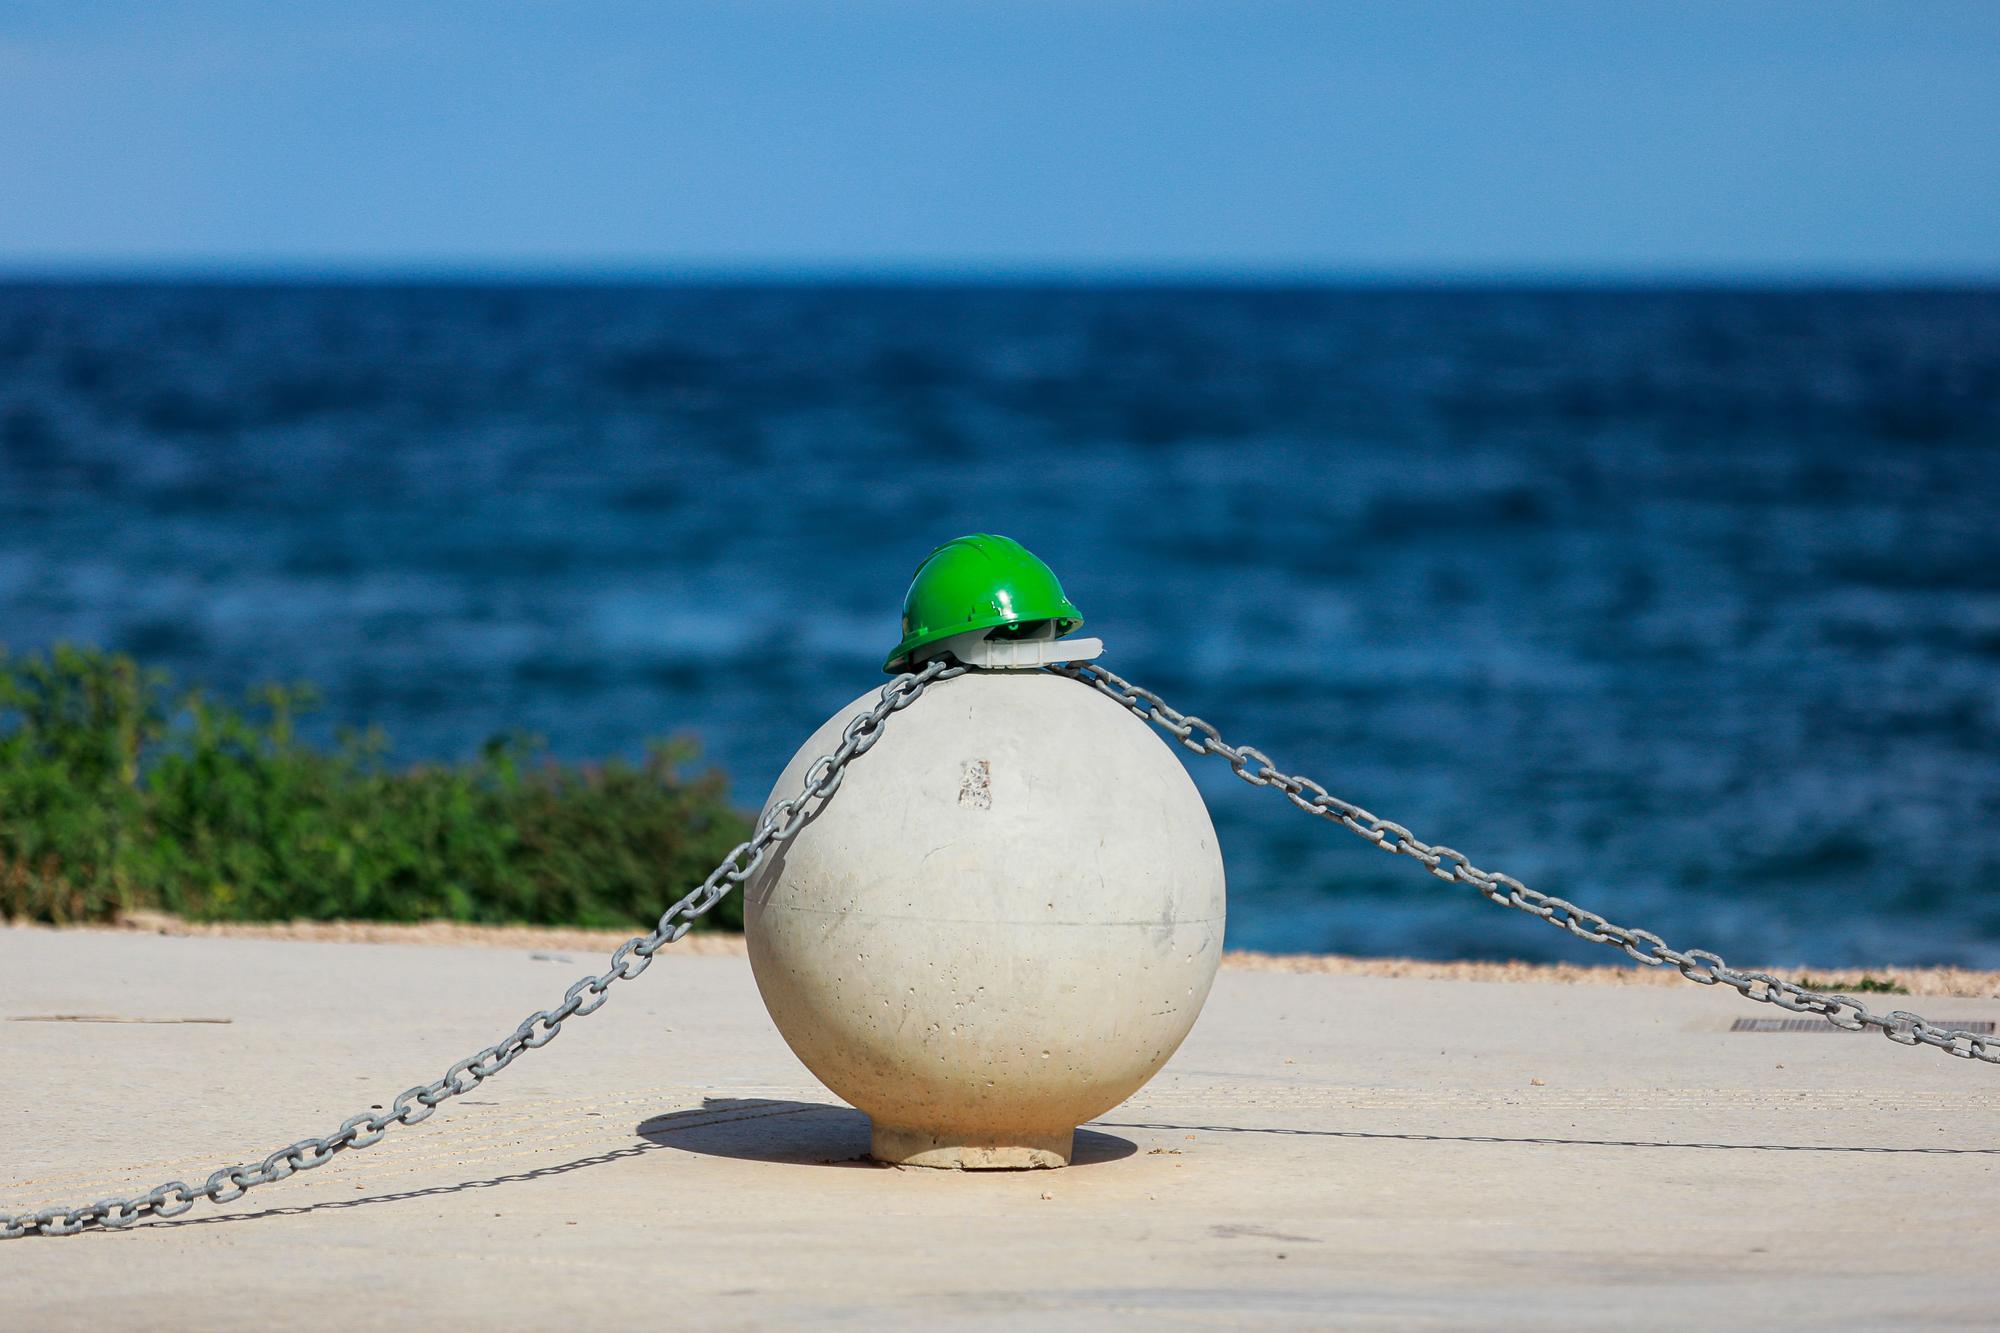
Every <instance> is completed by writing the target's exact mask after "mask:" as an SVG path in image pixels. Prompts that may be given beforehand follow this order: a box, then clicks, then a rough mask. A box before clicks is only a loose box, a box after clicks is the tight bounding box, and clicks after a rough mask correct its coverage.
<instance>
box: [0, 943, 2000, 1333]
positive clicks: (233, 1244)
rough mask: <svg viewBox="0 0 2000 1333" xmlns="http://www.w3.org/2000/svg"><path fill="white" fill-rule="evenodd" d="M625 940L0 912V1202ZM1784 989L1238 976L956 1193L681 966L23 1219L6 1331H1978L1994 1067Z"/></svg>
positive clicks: (755, 1003)
mask: <svg viewBox="0 0 2000 1333" xmlns="http://www.w3.org/2000/svg"><path fill="white" fill-rule="evenodd" d="M669 954H671V951H669ZM597 962H598V959H597V958H596V957H595V956H594V955H591V954H587V953H583V952H580V951H579V952H567V951H566V952H562V953H554V952H549V951H533V950H520V951H511V950H504V949H495V948H464V947H421V946H409V945H389V944H345V943H310V942H296V941H277V940H240V939H212V938H162V937H158V936H151V935H143V934H133V933H119V932H107V931H47V930H29V929H5V928H0V1020H4V1021H0V1208H4V1209H5V1210H9V1211H11V1210H14V1209H20V1208H27V1207H33V1206H39V1205H41V1204H44V1203H57V1202H61V1203H81V1202H87V1201H90V1200H93V1199H96V1198H100V1197H103V1196H105V1195H108V1194H114V1193H125V1192H137V1191H140V1190H144V1189H146V1188H149V1187H151V1186H152V1185H154V1184H157V1183H159V1182H160V1181H162V1180H167V1179H172V1178H175V1177H179V1178H182V1179H187V1180H191V1181H199V1180H200V1179H202V1178H203V1177H205V1176H206V1175H207V1173H208V1172H209V1171H210V1170H212V1169H213V1168H214V1167H215V1166H218V1165H222V1164H225V1163H235V1162H240V1161H245V1160H256V1159H258V1158H261V1157H262V1156H263V1155H264V1154H265V1153H266V1152H269V1151H270V1150H272V1149H274V1148H276V1147H279V1146H282V1145H284V1144H286V1143H290V1142H292V1141H294V1140H296V1139H298V1138H300V1137H303V1136H305V1135H307V1134H324V1133H327V1132H329V1131H331V1130H332V1129H333V1128H335V1127H336V1126H337V1125H338V1124H339V1123H340V1121H341V1120H343V1119H345V1118H346V1117H347V1116H348V1115H350V1114H353V1113H355V1112H357V1111H360V1110H363V1109H366V1108H368V1107H369V1106H370V1105H371V1104H383V1103H387V1102H388V1101H389V1100H390V1099H391V1098H392V1097H393V1096H394V1095H395V1093H397V1092H398V1091H400V1090H401V1089H403V1088H405V1087H407V1086H409V1085H411V1084H413V1083H418V1082H421V1081H427V1080H429V1079H431V1078H434V1077H436V1076H437V1075H438V1074H440V1073H442V1072H443V1070H444V1068H445V1067H446V1066H447V1065H448V1064H450V1063H451V1061H453V1060H455V1059H457V1058H458V1057H459V1056H462V1055H465V1054H468V1053H470V1052H471V1051H472V1050H474V1049H476V1048H478V1047H479V1046H481V1045H484V1044H485V1043H487V1042H490V1041H492V1040H495V1039H497V1038H498V1037H500V1036H501V1035H503V1034H504V1033H506V1032H507V1031H509V1030H510V1029H511V1028H512V1027H513V1025H514V1024H515V1023H516V1022H518V1021H519V1019H520V1018H521V1017H522V1016H523V1015H525V1014H526V1013H527V1012H529V1011H530V1010H531V1009H535V1008H539V1007H542V1006H544V1005H548V1004H552V1003H554V1002H555V1001H556V1000H558V999H559V998H560V996H561V994H562V991H563V989H564V987H565V986H566V985H568V983H569V982H570V981H572V980H573V979H574V978H575V977H576V976H578V975H581V974H582V973H583V972H585V971H586V970H594V966H595V965H596V964H597ZM1918 1007H1920V1008H1922V1009H1923V1010H1924V1011H1925V1013H1926V1014H1927V1016H1929V1017H1932V1018H1934V1019H1944V1020H1952V1019H1995V1018H2000V1000H1993V999H1946V998H1934V999H1928V1000H1926V1001H1924V1003H1923V1004H1922V1005H1920V1006H1918ZM1774 1014H1775V1011H1773V1010H1771V1009H1768V1008H1765V1007H1762V1006H1752V1005H1748V1004H1745V1003H1744V1002H1743V1001H1742V1000H1741V999H1740V998H1738V997H1736V996H1735V995H1734V994H1733V993H1729V992H1726V991H1722V990H1721V988H1710V989H1703V988H1697V987H1694V986H1686V987H1683V988H1679V989H1661V988H1653V987H1602V986H1577V985H1559V984H1549V983H1534V982H1528V983H1509V984H1497V983H1482V982H1469V981H1446V980H1428V979H1426V980H1418V979H1409V978H1398V979H1388V978H1375V977H1356V976H1336V975H1316V974H1287V973H1280V972H1261V971H1245V970H1228V969H1226V970H1225V971H1224V972H1223V974H1222V976H1221V978H1220V980H1219V981H1218V983H1217V986H1216V990H1215V993H1214V996H1213V998H1212V999H1211V1001H1210V1003H1209V1006H1208V1010H1207V1012H1206V1013H1205V1014H1204V1016H1203V1018H1202V1020H1201V1022H1200V1023H1199V1024H1198V1025H1197V1027H1196V1028H1195V1031H1194V1035H1193V1036H1192V1037H1191V1038H1190V1039H1189V1041H1188V1043H1187V1045H1186V1046H1185V1047H1184V1048H1183V1049H1182V1051H1181V1052H1180V1054H1179V1055H1178V1056H1177V1057H1176V1058H1175V1059H1174V1061H1173V1062H1172V1063H1171V1064H1170V1065H1169V1066H1168V1068H1167V1070H1166V1072H1165V1073H1163V1074H1162V1075H1161V1076H1160V1077H1159V1078H1158V1079H1156V1080H1155V1081H1154V1082H1153V1083H1152V1084H1151V1085H1150V1086H1148V1087H1147V1088H1146V1089H1144V1090H1143V1091H1142V1092H1141V1093H1140V1094H1139V1095H1138V1096H1137V1097H1136V1098H1134V1099H1133V1100H1132V1101H1131V1102H1128V1103H1127V1104H1126V1105H1124V1106H1122V1107H1120V1108H1118V1109H1117V1110H1116V1111H1114V1112H1112V1113H1110V1114H1108V1115H1106V1116H1105V1117H1104V1118H1103V1119H1102V1120H1101V1121H1100V1122H1098V1123H1096V1124H1095V1125H1093V1126H1091V1127H1090V1130H1089V1132H1088V1133H1087V1134H1086V1135H1085V1136H1084V1137H1083V1138H1082V1139H1081V1140H1080V1142H1079V1154H1078V1164H1077V1165H1074V1166H1072V1167H1070V1168H1068V1169H1066V1170H1062V1171H1056V1172H1028V1173H997V1174H963V1173H952V1172H935V1171H923V1170H894V1169H889V1168H884V1167H878V1166H874V1165H870V1164H867V1163H865V1162H863V1161H860V1160H858V1159H859V1158H860V1156H861V1154H862V1153H863V1152H864V1150H865V1148H866V1144H867V1126H866V1121H865V1120H864V1119H863V1118H862V1117H861V1116H860V1115H859V1114H858V1113H856V1112H854V1111H852V1110H849V1109H847V1108H844V1107H842V1106H840V1105H838V1104H837V1103H835V1102H834V1100H833V1098H832V1097H831V1096H830V1095H829V1094H827V1093H826V1092H825V1091H824V1090H823V1089H821V1088H819V1087H818V1086H817V1085H816V1084H815V1083H814V1081H813V1080H812V1077H811V1076H810V1075H809V1074H808V1073H807V1072H806V1071H805V1069H804V1068H803V1067H801V1066H800V1065H799V1064H798V1062H797V1061H796V1060H795V1059H794V1058H793V1057H792V1055H791V1053H790V1052H789V1051H788V1050H787V1049H786V1048H785V1046H784V1045H783V1043H782V1042H781V1041H780V1040H779V1038H778V1037H777V1034H776V1033H775V1031H774V1030H773V1029H772V1027H771V1025H770V1022H769V1020H768V1019H767V1018H766V1017H765V1015H764V1012H763V1008H762V1005H761V1004H760V1002H759V1000H758V998H757V994H756V989H755V987H754V985H753V984H752V982H751V979H750V975H749V968H748V966H747V964H746V962H745V961H744V960H743V959H741V958H736V957H718V956H683V957H673V956H666V957H664V958H663V961H662V962H661V963H660V964H659V965H658V966H655V967H654V968H653V969H652V970H651V971H650V972H649V973H648V974H647V975H646V976H645V977H643V978H641V979H639V980H638V981H636V982H633V983H629V984H627V985H625V986H622V987H620V988H619V990H618V991H617V992H615V994H614V998H613V1001H612V1002H611V1003H610V1004H609V1005H607V1006H606V1007H605V1009H604V1010H603V1011H602V1012H600V1013H598V1014H596V1015H595V1016H593V1017H590V1018H588V1019H580V1020H577V1021H575V1022H574V1023H572V1024H571V1025H570V1027H569V1028H568V1029H567V1030H566V1031H565V1033H564V1035H563V1036H562V1038H561V1039H560V1040H558V1041H556V1042H555V1043H553V1044H552V1045H550V1046H549V1047H548V1048H547V1049H545V1050H543V1051H540V1052H535V1053H529V1054H527V1055H524V1056H523V1057H522V1058H521V1059H520V1060H519V1061H517V1062H516V1064H515V1065H514V1066H513V1067H512V1068H510V1069H509V1070H507V1071H506V1072H505V1073H504V1074H502V1075H500V1076H499V1077H497V1078H495V1079H493V1080H492V1081H490V1082H489V1083H487V1084H486V1085H485V1086H484V1087H482V1088H479V1089H477V1090H475V1091H473V1092H471V1093H469V1094H468V1095H467V1096H466V1097H463V1098H461V1099H459V1100H457V1101H454V1102H451V1103H448V1104H447V1105H446V1106H445V1107H444V1108H443V1109H442V1110H440V1112H439V1113H438V1114H437V1115H435V1116H434V1117H432V1119H430V1120H429V1121H427V1122H425V1123H424V1124H422V1125H420V1126H416V1127H413V1128H409V1129H403V1130H398V1131H395V1132H392V1134H391V1135H390V1136H389V1137H388V1138H387V1139H385V1140H384V1141H383V1142H382V1143H381V1144H380V1145H378V1146H377V1147H375V1148H372V1149H369V1150H368V1151H366V1152H356V1153H349V1154H346V1155H343V1156H342V1157H341V1158H339V1159H338V1160H336V1161H334V1162H332V1163H330V1164H329V1165H327V1166H325V1167H322V1168H321V1169H319V1170H318V1171H315V1172H312V1173H309V1174H306V1175H302V1176H299V1177H296V1178H294V1179H291V1180H287V1181H281V1182H278V1183H275V1184H272V1185H268V1186H264V1187H262V1188H260V1189H258V1190H255V1191H253V1192H252V1193H251V1194H250V1195H249V1196H248V1197H246V1198H244V1199H243V1200H241V1201H239V1202H238V1203H236V1204H233V1205H230V1206H229V1207H226V1208H215V1207H211V1206H208V1205H201V1206H198V1207H197V1208H196V1209H195V1210H194V1211H192V1212H190V1213H188V1214H186V1215H185V1216H183V1217H181V1218H178V1219H175V1220H172V1221H167V1222H154V1223H150V1224H147V1225H143V1226H139V1227H136V1228H133V1229H132V1230H130V1231H127V1232H121V1233H101V1232H100V1233H92V1234H86V1235H83V1236H79V1237H72V1238H64V1239H45V1238H30V1239H27V1240H21V1241H14V1242H7V1243H0V1327H10V1328H18V1327H27V1326H30V1325H34V1326H40V1327H69V1326H72V1325H81V1324H85V1323H89V1324H91V1325H93V1326H96V1327H113V1328H162V1327H164V1328H174V1327H195V1326H200V1327H206V1328H223V1329H227V1328H268V1327H272V1326H274V1325H275V1326H288V1327H304V1328H318V1327H329V1328H330V1327H347V1326H352V1325H354V1324H358V1323H372V1324H377V1325H384V1326H390V1327H402V1326H408V1325H413V1324H417V1323H421V1322H428V1321H431V1320H436V1321H439V1322H445V1321H450V1322H452V1323H453V1324H455V1325H460V1326H463V1325H466V1324H475V1325H478V1326H484V1327H493V1328H534V1327H544V1326H548V1325H552V1324H557V1323H562V1324H570V1323H583V1322H589V1323H591V1324H594V1325H599V1326H603V1327H609V1328H641V1327H651V1326H658V1325H662V1324H666V1323H670V1322H671V1323H681V1322H698V1323H701V1324H704V1325H716V1326H723V1327H747V1326H758V1325H768V1324H782V1323H801V1324H826V1325H866V1326H868V1327H871V1328H905V1327H908V1328H915V1327H934V1326H937V1325H939V1324H948V1325H949V1326H952V1327H971V1328H985V1327H995V1328H998V1327H1007V1326H1013V1325H1017V1324H1021V1323H1027V1322H1030V1321H1034V1322H1041V1323H1053V1324H1056V1325H1057V1326H1060V1327H1065V1328H1067V1327H1077V1326H1118V1325H1128V1324H1139V1323H1147V1324H1165V1325H1170V1326H1218V1325H1229V1326H1318V1327H1324V1326H1340V1327H1356V1326H1359V1327H1371V1326H1394V1327H1482V1328H1484V1327H1522V1326H1529V1325H1534V1326H1537V1327H1540V1326H1548V1325H1556V1326H1564V1327H1581V1328H1602V1327H1605V1326H1607V1325H1618V1326H1628V1325H1629V1326H1666V1325H1674V1326H1682V1327H1684V1326H1687V1325H1689V1324H1691V1323H1694V1322H1696V1321H1702V1320H1722V1319H1730V1320H1737V1319H1740V1320H1746V1321H1752V1322H1755V1323H1757V1324H1759V1325H1762V1326H1767V1327H1780V1328H1793V1327H1797V1328H1802V1327H1807V1326H1812V1327H1816V1328H1821V1329H1825V1328H1879V1327H1884V1326H1909V1325H1913V1324H1916V1325H1937V1326H1960V1325H1963V1326H1978V1327H1990V1326H1991V1325H1992V1324H1993V1323H1994V1322H1995V1319H1996V1310H1997V1309H2000V1274H1996V1267H1995V1263H1996V1259H2000V1207H1996V1205H1995V1197H1996V1189H1995V1186H1996V1183H2000V1175H1996V1170H2000V1070H1996V1069H1994V1068H1992V1067H1990V1066H1984V1065H1977V1064H1973V1063H1970V1062H1966V1061H1959V1060H1952V1059H1948V1058H1946V1057H1943V1056H1941V1055H1938V1054H1936V1053H1933V1052H1928V1051H1907V1050H1902V1049H1899V1048H1897V1047H1895V1046H1893V1045H1891V1044H1890V1043H1888V1042H1885V1041H1883V1040H1881V1039H1880V1038H1877V1037H1872V1036H1861V1035H1857V1036H1850V1035H1844V1034H1838V1033H1833V1032H1830V1031H1829V1032H1824V1033H1821V1032H1807V1033H1797V1034H1793V1033H1743V1032H1732V1031H1731V1030H1730V1029H1731V1025H1732V1023H1733V1021H1734V1020H1735V1019H1737V1018H1740V1017H1771V1016H1774ZM78 1016H84V1017H90V1018H94V1019H120V1020H128V1021H118V1022H110V1021H88V1022H79V1021H74V1020H75V1019H76V1018H77V1017H78ZM191 1020H215V1021H191Z"/></svg>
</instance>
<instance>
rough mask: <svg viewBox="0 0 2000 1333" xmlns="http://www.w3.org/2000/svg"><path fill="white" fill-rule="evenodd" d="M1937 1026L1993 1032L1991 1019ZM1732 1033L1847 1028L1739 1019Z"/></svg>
mask: <svg viewBox="0 0 2000 1333" xmlns="http://www.w3.org/2000/svg"><path fill="white" fill-rule="evenodd" d="M1937 1025H1938V1026H1939V1027H1941V1028H1946V1029H1957V1030H1959V1031H1962V1032H1978V1033H1982V1034H1984V1033H1988V1032H1991V1031H1993V1020H1992V1019H1990V1018H1959V1019H1949V1018H1940V1019H1938V1020H1937ZM1729 1030H1730V1031H1731V1032H1846V1031H1848V1030H1849V1029H1847V1028H1837V1027H1835V1026H1834V1025H1833V1024H1831V1023H1829V1022H1827V1021H1826V1020H1825V1019H1824V1018H1739V1019H1737V1020H1736V1021H1735V1022H1734V1023H1731V1024H1730V1025H1729Z"/></svg>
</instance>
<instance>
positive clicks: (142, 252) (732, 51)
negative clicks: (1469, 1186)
mask: <svg viewBox="0 0 2000 1333" xmlns="http://www.w3.org/2000/svg"><path fill="white" fill-rule="evenodd" d="M0 268H6V269H11V270H16V271H21V270H50V269H57V270H61V269H70V270H74V269H83V270H132V269H158V268H168V269H202V270H273V269H275V270H294V271H308V272H310V271H320V270H338V271H348V270H361V271H379V270H391V271H402V272H419V273H421V272H439V271H444V272H452V271H475V272H477V271H491V272H542V271H552V272H571V273H585V274H617V273H623V272H645V273H675V272H697V271H706V270H713V269H758V270H792V269H805V270H816V271H858V272H882V271H890V272H896V271H921V272H943V273H949V274H979V273H1006V272H1019V271H1030V272H1055V273H1065V274H1067V273H1092V272H1172V273H1199V274H1235V273H1241V274H1273V275H1295V274H1297V275H1332V276H1342V275H1358V276H1368V275H1442V276H1453V275H1467V274H1471V275H1501V276H1530V277H1533V276H1556V277H1562V276H1581V277H1592V276H1607V277H1632V276H1637V277H1672V276H1681V275H1695V276H1718V275H1720V276H1727V275H1752V276H1773V277H1781V278H1813V277H1859V278H1871V277H1887V278H1920V279H1921V278H1942V279H1952V278H1963V277H1972V278H1978V279H1985V280H1993V279H2000V3H1976V4H1944V3H1929V2H1925V3H1915V2H1911V0H1905V2H1900V3H1871V4H1846V3H1832V2H1828V3H1801V4H1777V3H1770V4H1759V3H1755V2H1754V0H1737V2H1736V3H1724V4H1709V3H1701V2H1700V0H1681V2H1679V3H1669V4H1653V3H1641V2H1639V0H1605V2H1604V3H1601V4H1566V3H1553V2H1551V3H1526V2H1525V0H1524V2H1523V3H1519V4H1498V3H1481V4H1473V3H1455V4H1447V3H1426V2H1421V0H1390V2H1388V3H1378V4H1368V5H1346V4H1333V3H1319V4H1262V3H1254V2H1251V3H1235V4H1206V3H1173V2H1171V0H1163V2H1161V3H1138V2H1137V0H1070V2H1069V3H1063V4H1044V3H1036V2H1034V0H1014V2H1013V3H1007V4H986V3H951V0H932V2H930V3H889V2H887V0H880V2H878V0H847V2H846V3H789V2H787V0H767V2H765V3H755V2H750V0H746V2H745V3H738V4H673V3H652V4H622V3H620V4H612V3H588V2H587V0H575V2H574V3H566V4H565V3H541V4H521V3H514V4H509V3H504V2H498V0H496V2H494V3H464V4H420V3H414V0H413V2H412V3H405V4H374V3H370V2H369V0H350V2H344V3H340V4H332V3H327V4H274V3H235V4H216V3H199V2H198V0H197V2H194V3H184V4H176V5H173V6H160V5H142V4H122V3H92V2H91V0H59V2H56V3H40V2H38V0H37V2H30V3H8V2H7V0H0Z"/></svg>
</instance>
